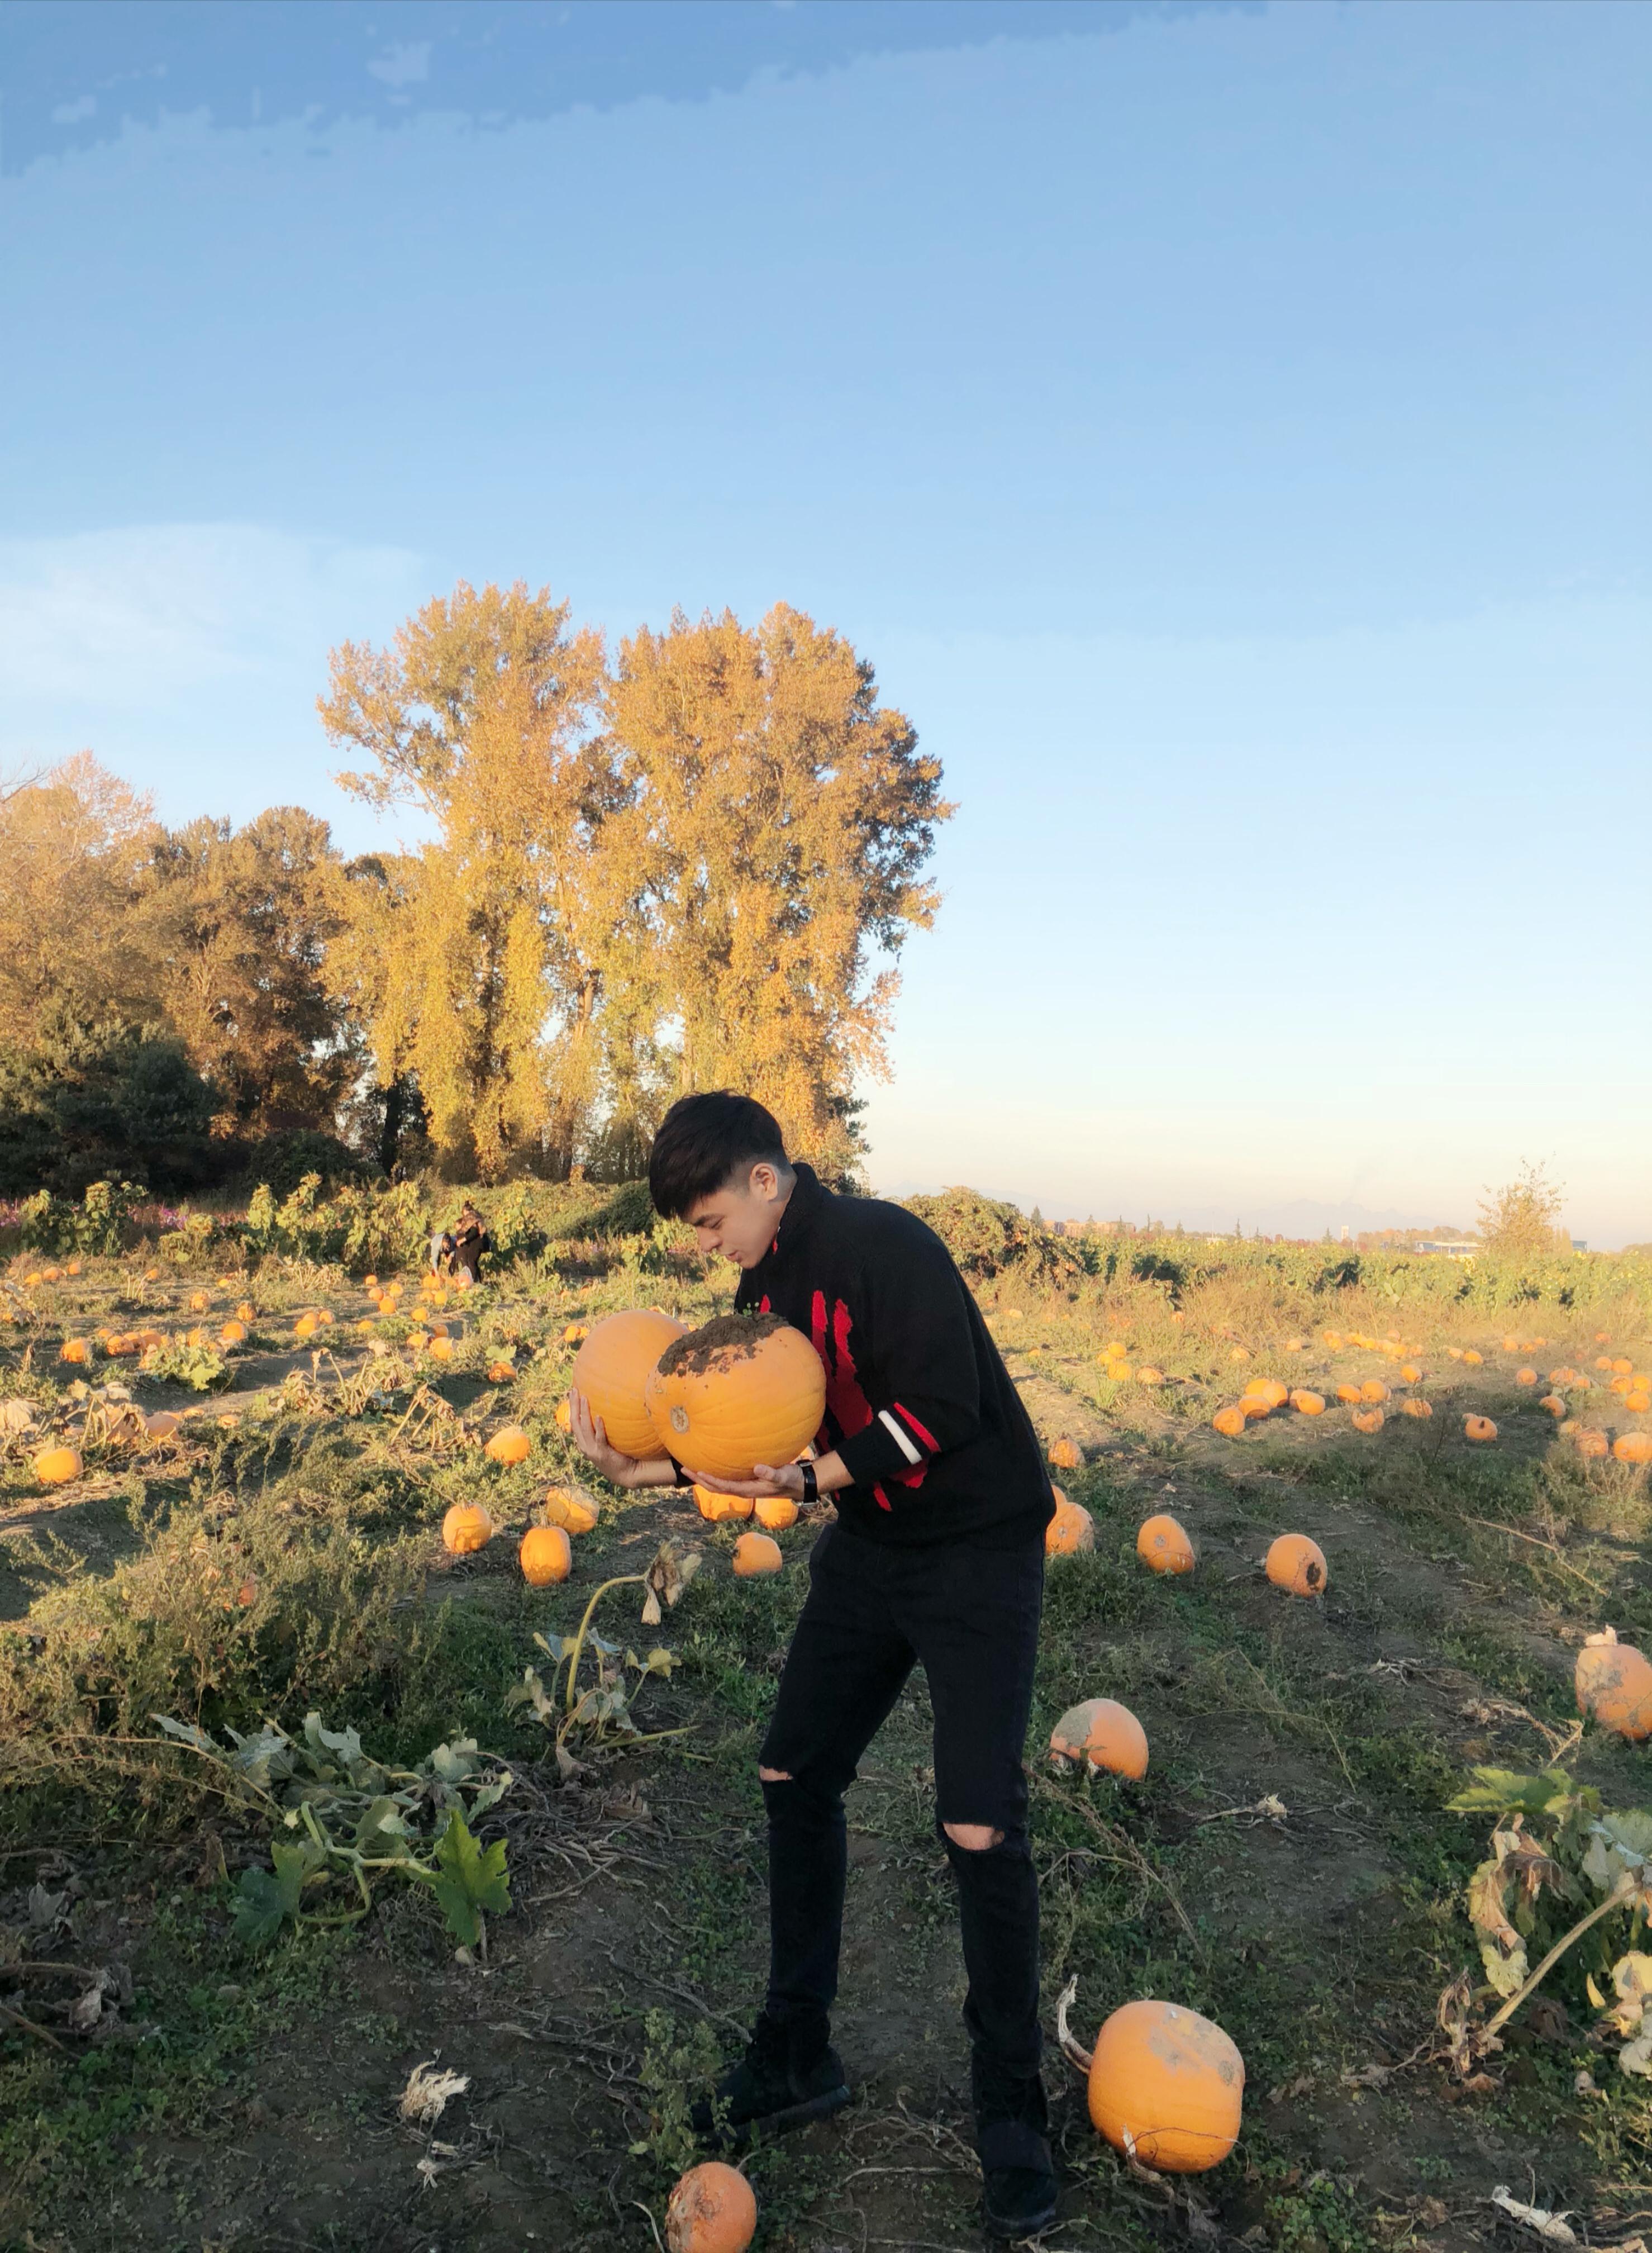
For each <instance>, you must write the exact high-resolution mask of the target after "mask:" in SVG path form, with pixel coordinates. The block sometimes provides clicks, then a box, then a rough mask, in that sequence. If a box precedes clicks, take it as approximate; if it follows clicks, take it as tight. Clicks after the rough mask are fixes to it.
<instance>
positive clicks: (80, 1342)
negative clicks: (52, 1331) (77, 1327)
mask: <svg viewBox="0 0 1652 2253" xmlns="http://www.w3.org/2000/svg"><path fill="white" fill-rule="evenodd" d="M91 1358H92V1349H91V1347H90V1346H89V1345H88V1344H87V1342H86V1340H85V1339H84V1338H65V1339H64V1341H63V1343H62V1344H61V1345H60V1346H59V1348H58V1359H59V1361H67V1362H72V1363H74V1364H77V1365H78V1364H81V1363H83V1362H88V1361H90V1360H91Z"/></svg>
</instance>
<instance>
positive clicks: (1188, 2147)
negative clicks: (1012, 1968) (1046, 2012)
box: [1056, 1979, 1244, 2174]
mask: <svg viewBox="0 0 1652 2253" xmlns="http://www.w3.org/2000/svg"><path fill="white" fill-rule="evenodd" d="M1077 1984H1078V1983H1077V1980H1076V1979H1075V1980H1072V1981H1070V1983H1069V1984H1068V1987H1067V1991H1066V1992H1065V1994H1063V1997H1062V1998H1061V2005H1060V2008H1059V2011H1058V2013H1057V2020H1056V2023H1057V2026H1058V2029H1059V2032H1060V2037H1061V2046H1062V2048H1063V2051H1064V2052H1065V2053H1066V2054H1067V2056H1068V2058H1069V2059H1070V2061H1071V2062H1072V2063H1073V2064H1074V2065H1076V2066H1077V2067H1078V2068H1079V2070H1080V2071H1081V2072H1082V2073H1084V2075H1086V2076H1087V2080H1088V2095H1089V2101H1090V2117H1091V2121H1092V2123H1093V2124H1094V2125H1095V2126H1096V2128H1097V2129H1098V2131H1100V2133H1101V2134H1102V2135H1104V2136H1105V2138H1106V2139H1107V2141H1108V2142H1109V2143H1110V2144H1111V2145H1112V2146H1113V2148H1114V2150H1115V2151H1119V2152H1124V2153H1126V2156H1127V2157H1129V2158H1131V2159H1134V2160H1136V2161H1138V2162H1139V2163H1140V2165H1141V2166H1146V2167H1151V2168H1152V2169H1153V2170H1154V2173H1159V2174H1202V2173H1204V2172H1205V2170H1206V2169H1207V2168H1209V2167H1215V2166H1220V2165H1221V2163H1222V2161H1223V2159H1226V2158H1227V2156H1228V2153H1229V2152H1230V2151H1231V2150H1232V2149H1233V2146H1234V2145H1235V2144H1236V2143H1237V2141H1238V2136H1239V2127H1240V2122H1241V2119H1242V2117H1243V2112H1244V2059H1243V2058H1242V2057H1241V2056H1240V2054H1239V2052H1238V2049H1237V2047H1236V2046H1235V2044H1234V2042H1233V2041H1232V2040H1231V2039H1230V2037H1229V2036H1228V2035H1227V2034H1225V2033H1223V2031H1222V2029H1221V2027H1220V2026H1216V2025H1213V2024H1212V2022H1211V2021H1210V2020H1209V2019H1205V2018H1201V2017H1200V2015H1199V2013H1198V2012H1196V2011H1187V2010H1183V2009H1181V2007H1180V2005H1177V2004H1175V2003H1161V2002H1155V2001H1142V2002H1137V2003H1126V2004H1124V2005H1122V2006H1121V2007H1120V2008H1119V2010H1116V2011H1115V2012H1113V2014H1112V2017H1111V2018H1110V2019H1108V2020H1107V2021H1106V2023H1105V2025H1104V2026H1103V2027H1102V2029H1101V2032H1100V2033H1099V2034H1098V2036H1097V2037H1096V2047H1095V2049H1094V2050H1093V2052H1090V2053H1086V2052H1085V2051H1084V2048H1083V2047H1081V2046H1080V2045H1079V2044H1078V2043H1077V2041H1075V2040H1074V2039H1073V2036H1072V2033H1071V2032H1070V2028H1069V2027H1068V2025H1067V2010H1068V2005H1070V2002H1071V1999H1072V1997H1073V1994H1074V1991H1075V1990H1076V1989H1077Z"/></svg>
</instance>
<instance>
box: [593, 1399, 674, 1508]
mask: <svg viewBox="0 0 1652 2253" xmlns="http://www.w3.org/2000/svg"><path fill="white" fill-rule="evenodd" d="M568 1425H569V1428H570V1431H571V1433H572V1436H573V1440H574V1444H575V1447H577V1448H578V1449H579V1451H580V1453H581V1454H582V1455H585V1456H586V1457H588V1458H589V1461H592V1462H593V1463H595V1464H596V1468H597V1469H598V1470H599V1471H601V1473H602V1475H603V1477H604V1478H605V1479H608V1480H610V1481H611V1482H612V1483H613V1484H614V1485H615V1486H624V1487H633V1486H669V1485H670V1484H671V1482H672V1476H673V1474H672V1468H671V1465H670V1464H669V1463H668V1462H666V1461H664V1460H663V1459H662V1460H661V1461H642V1462H639V1461H638V1459H637V1457H636V1456H635V1455H622V1454H621V1453H620V1452H619V1449H618V1448H617V1447H610V1445H609V1443H608V1433H606V1432H605V1431H604V1430H603V1419H602V1418H601V1417H600V1416H596V1415H593V1414H592V1412H591V1404H590V1402H589V1400H588V1399H586V1398H585V1395H584V1394H583V1393H582V1392H570V1393H569V1394H568Z"/></svg>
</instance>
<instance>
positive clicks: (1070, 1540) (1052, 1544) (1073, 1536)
mask: <svg viewBox="0 0 1652 2253" xmlns="http://www.w3.org/2000/svg"><path fill="white" fill-rule="evenodd" d="M1050 1492H1051V1493H1052V1494H1053V1495H1054V1496H1055V1497H1056V1515H1055V1516H1054V1517H1052V1518H1051V1519H1050V1521H1049V1524H1048V1525H1047V1526H1046V1527H1045V1528H1044V1554H1045V1555H1046V1556H1047V1557H1072V1556H1076V1555H1077V1554H1078V1552H1080V1551H1081V1550H1085V1549H1093V1548H1094V1547H1095V1545H1096V1522H1095V1520H1094V1518H1093V1517H1091V1515H1090V1512H1089V1511H1088V1510H1086V1509H1085V1508H1084V1504H1083V1503H1082V1502H1069V1501H1068V1499H1067V1497H1066V1496H1065V1495H1064V1494H1063V1492H1062V1490H1061V1489H1060V1488H1059V1487H1058V1486H1057V1487H1052V1488H1051V1489H1050Z"/></svg>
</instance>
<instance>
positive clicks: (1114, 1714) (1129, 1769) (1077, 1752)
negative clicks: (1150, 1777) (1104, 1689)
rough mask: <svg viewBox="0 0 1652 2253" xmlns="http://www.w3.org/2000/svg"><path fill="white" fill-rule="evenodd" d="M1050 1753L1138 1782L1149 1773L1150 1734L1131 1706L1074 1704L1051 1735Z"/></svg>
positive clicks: (1106, 1701) (1091, 1701)
mask: <svg viewBox="0 0 1652 2253" xmlns="http://www.w3.org/2000/svg"><path fill="white" fill-rule="evenodd" d="M1049 1750H1050V1755H1051V1757H1052V1758H1053V1759H1054V1760H1055V1761H1057V1762H1058V1763H1059V1762H1062V1761H1080V1760H1082V1761H1088V1762H1089V1764H1090V1766H1091V1768H1106V1769H1107V1770H1108V1771H1109V1772H1110V1773H1111V1774H1112V1775H1127V1776H1132V1777H1134V1778H1137V1779H1138V1780H1139V1779H1140V1777H1142V1776H1144V1775H1146V1774H1147V1731H1146V1730H1145V1729H1144V1728H1143V1727H1142V1726H1141V1724H1140V1721H1139V1720H1138V1719H1136V1717H1135V1715H1134V1714H1133V1712H1131V1710H1130V1708H1129V1706H1128V1705H1119V1703H1118V1701H1117V1699H1115V1698H1085V1699H1084V1702H1083V1703H1082V1705H1070V1706H1069V1707H1068V1709H1067V1711H1066V1712H1064V1713H1063V1715H1062V1717H1061V1719H1060V1720H1059V1721H1057V1722H1056V1726H1055V1727H1054V1728H1053V1729H1052V1730H1051V1731H1050V1733H1049Z"/></svg>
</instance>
